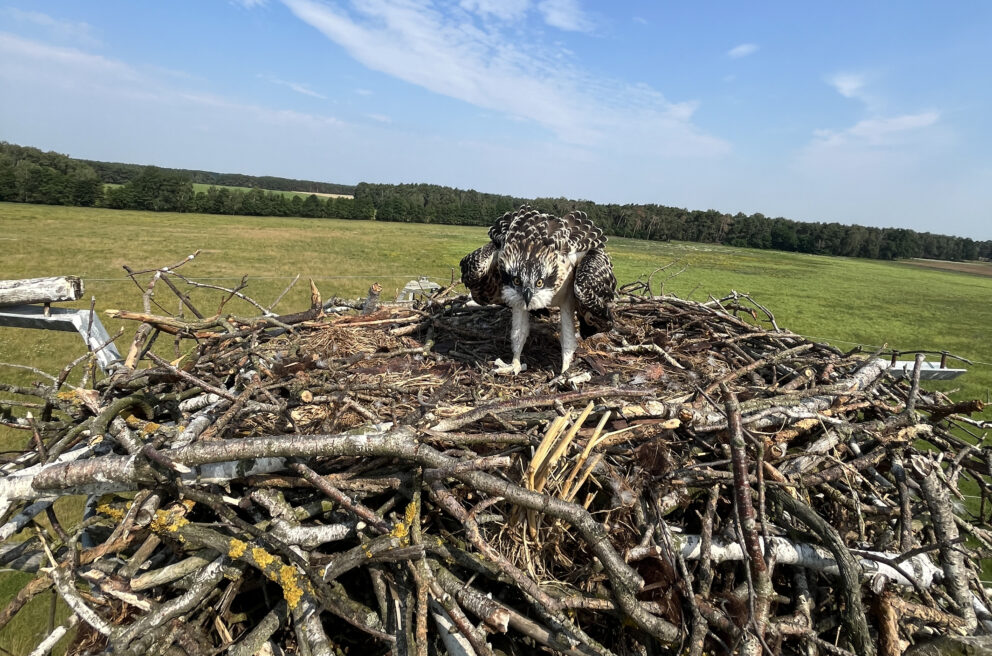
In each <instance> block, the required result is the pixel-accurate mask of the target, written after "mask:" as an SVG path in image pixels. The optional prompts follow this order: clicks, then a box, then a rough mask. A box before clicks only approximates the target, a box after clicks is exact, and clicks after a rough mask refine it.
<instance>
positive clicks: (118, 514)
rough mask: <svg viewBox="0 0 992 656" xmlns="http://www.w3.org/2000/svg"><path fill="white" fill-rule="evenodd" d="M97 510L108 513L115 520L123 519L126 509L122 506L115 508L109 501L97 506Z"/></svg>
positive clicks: (102, 513)
mask: <svg viewBox="0 0 992 656" xmlns="http://www.w3.org/2000/svg"><path fill="white" fill-rule="evenodd" d="M96 511H97V512H98V513H100V514H101V515H106V516H107V517H109V518H111V519H113V520H114V521H117V522H119V521H121V520H122V519H124V513H125V511H124V510H122V509H121V508H114V507H113V506H111V505H110V504H109V503H101V504H100V505H99V506H97V507H96Z"/></svg>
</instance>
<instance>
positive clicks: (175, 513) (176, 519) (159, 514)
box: [150, 501, 189, 533]
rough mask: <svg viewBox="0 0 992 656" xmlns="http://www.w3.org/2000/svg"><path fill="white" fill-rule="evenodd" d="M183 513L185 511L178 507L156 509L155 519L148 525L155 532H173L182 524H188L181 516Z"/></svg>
mask: <svg viewBox="0 0 992 656" xmlns="http://www.w3.org/2000/svg"><path fill="white" fill-rule="evenodd" d="M183 503H184V504H185V503H186V502H185V501H184V502H183ZM184 514H185V511H184V510H180V509H178V508H173V509H171V510H156V511H155V519H153V520H152V523H151V524H150V527H151V529H152V530H153V531H155V532H156V533H162V532H164V531H168V532H170V533H175V532H176V531H178V530H179V529H180V528H182V527H183V526H186V525H187V524H189V520H188V519H186V518H185V517H183V515H184Z"/></svg>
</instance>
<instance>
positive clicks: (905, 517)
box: [0, 268, 992, 656]
mask: <svg viewBox="0 0 992 656" xmlns="http://www.w3.org/2000/svg"><path fill="white" fill-rule="evenodd" d="M148 273H151V274H152V278H151V281H150V282H149V283H148V285H147V287H146V292H145V311H144V312H140V313H133V312H123V311H115V316H118V317H121V318H125V319H133V320H135V321H138V322H140V327H139V329H138V331H137V334H136V336H135V339H134V342H133V343H132V344H131V349H130V352H129V354H128V356H127V358H126V360H125V362H124V363H123V364H122V366H121V367H120V368H119V369H117V370H116V371H115V372H114V373H113V374H111V375H109V376H107V377H106V378H105V379H103V380H101V381H99V382H98V383H97V384H95V385H94V386H93V387H92V388H88V387H82V386H80V387H73V386H71V385H69V384H67V383H66V376H65V375H63V376H59V377H58V378H51V379H47V378H45V379H41V380H39V382H38V383H37V384H36V385H34V386H33V387H15V386H12V385H5V386H4V389H5V390H6V391H7V392H8V393H12V394H13V395H15V396H13V397H12V398H21V399H22V400H21V401H3V402H0V404H7V406H8V407H7V408H6V409H5V414H4V417H3V423H5V424H6V425H8V426H14V427H17V428H21V429H24V430H25V431H26V433H27V435H29V436H30V437H29V438H28V440H27V442H28V445H27V447H26V449H25V450H24V452H23V453H21V454H19V455H17V456H16V457H15V458H12V459H10V460H9V461H8V462H7V463H6V464H4V465H3V466H2V474H3V478H2V479H0V511H2V513H3V515H2V522H0V523H2V526H0V539H2V540H3V541H4V542H3V546H2V548H0V563H2V565H3V567H6V568H13V569H18V570H23V571H29V572H35V578H34V579H33V580H32V581H31V582H30V583H29V584H28V585H27V586H26V587H25V588H24V589H23V590H22V591H21V592H20V593H19V594H18V595H17V596H16V598H15V599H14V600H13V601H11V602H10V603H9V604H8V605H7V607H6V608H5V609H3V610H2V612H0V625H2V624H5V623H6V622H8V621H9V620H10V618H11V617H13V616H14V615H15V614H16V613H17V612H18V611H19V610H20V609H21V608H22V607H23V606H24V604H25V603H26V602H27V601H28V600H29V599H31V598H32V597H33V596H35V595H38V594H39V593H41V592H43V591H45V590H48V589H49V588H54V589H55V590H56V592H57V593H58V595H59V596H60V597H61V598H62V600H64V602H65V603H66V604H67V605H68V607H69V609H70V610H71V616H70V620H69V622H68V623H67V624H65V625H63V626H60V627H56V628H55V630H54V631H52V632H51V634H49V635H48V636H47V637H46V638H45V639H44V641H43V642H42V643H41V644H40V645H39V650H40V651H39V652H37V653H41V652H43V651H44V650H46V649H49V648H51V646H52V645H54V644H55V643H56V642H57V641H58V640H59V639H60V638H61V637H62V636H63V635H64V634H65V633H66V632H67V631H71V630H72V629H73V627H76V630H75V631H74V634H73V635H74V638H73V642H72V645H71V647H70V651H72V652H74V653H100V652H103V651H113V652H114V653H117V654H146V653H149V654H150V653H168V654H218V653H225V652H227V653H231V654H239V655H247V654H256V653H265V654H279V653H287V654H314V655H324V654H339V653H352V654H354V653H367V654H450V655H452V656H456V655H458V656H460V655H471V654H475V655H478V656H482V655H485V654H506V655H515V654H533V653H545V652H546V653H564V654H601V655H603V654H663V653H687V654H693V655H696V656H698V655H699V654H704V653H706V654H712V653H727V652H733V651H739V652H741V653H749V654H760V653H768V654H793V653H801V654H818V653H819V654H849V653H856V654H875V653H882V654H898V653H902V652H903V651H904V650H905V649H906V648H912V649H925V648H939V644H944V643H946V642H947V641H951V642H955V643H958V644H964V643H967V644H968V645H969V646H970V647H974V646H975V645H976V644H977V645H979V647H981V646H982V645H984V644H985V642H984V640H985V639H984V638H982V636H986V635H989V634H992V613H990V609H992V602H990V601H989V598H988V594H987V591H986V589H985V588H984V587H983V586H982V584H981V581H980V576H979V574H980V569H981V565H980V558H982V557H986V556H988V555H990V554H992V533H989V531H988V529H987V526H988V525H987V515H988V514H989V510H988V509H987V508H986V497H987V495H988V491H989V482H990V480H992V479H990V477H992V451H990V450H989V449H987V448H983V447H981V446H980V440H979V439H977V438H979V437H980V435H979V434H978V433H979V432H980V431H981V430H983V429H984V428H987V425H986V424H984V423H982V422H981V421H980V420H977V419H971V418H969V417H968V414H970V413H974V412H976V411H981V409H982V404H981V403H980V402H978V401H974V402H967V403H954V402H952V401H951V400H950V399H948V398H946V397H945V396H943V395H941V394H939V393H934V392H927V391H925V390H923V389H921V388H920V386H919V384H918V375H917V377H916V379H915V380H895V379H892V378H890V377H888V375H887V374H886V363H885V361H884V360H882V359H879V358H877V357H874V356H872V355H868V354H864V353H843V352H841V351H838V350H837V349H835V348H833V347H831V346H829V345H826V344H819V343H815V342H811V341H809V340H807V339H805V338H803V337H801V336H798V335H795V334H792V333H790V332H788V331H786V330H782V329H780V328H779V327H778V326H777V325H776V324H775V320H774V317H773V316H772V314H771V313H770V312H769V311H768V310H766V309H765V308H764V307H762V306H761V305H759V304H757V303H755V302H754V301H752V300H751V299H750V298H749V297H747V296H744V295H740V294H733V295H731V296H730V297H728V298H725V299H712V300H711V301H710V302H707V303H698V302H692V301H687V300H682V299H679V298H675V297H671V296H655V295H652V294H651V293H650V287H649V286H648V285H647V284H637V285H632V286H629V287H628V288H626V289H624V290H623V292H624V293H623V294H622V297H621V301H620V302H619V303H618V306H617V308H616V315H617V325H616V328H615V330H613V331H612V332H610V333H609V334H601V335H598V336H596V337H594V338H591V339H589V340H587V341H585V342H584V343H583V344H582V345H581V347H580V350H579V352H578V354H577V355H578V357H577V359H576V363H575V365H573V369H572V371H570V372H568V374H569V375H568V376H555V375H554V372H553V370H554V369H555V367H556V363H557V362H558V357H559V347H558V343H557V339H556V335H555V325H556V323H557V322H556V321H554V320H553V317H552V318H551V319H549V320H546V321H541V320H539V321H538V324H537V326H536V327H535V329H534V331H532V333H531V339H530V342H529V343H528V346H527V349H526V350H525V356H524V359H525V361H526V362H527V364H528V365H529V370H527V371H525V372H523V373H521V374H520V375H518V376H515V377H506V376H495V375H493V374H492V373H491V372H490V370H491V363H492V361H493V360H494V359H495V358H497V357H500V356H503V357H505V355H506V353H507V351H508V349H509V344H508V339H507V334H508V324H509V313H508V311H507V310H506V309H504V308H497V307H478V306H475V305H474V304H472V303H470V302H468V300H467V298H466V297H465V296H463V295H457V294H456V293H455V292H454V289H453V288H454V285H452V287H451V288H448V289H445V290H442V291H441V292H439V293H437V294H435V295H434V296H432V297H430V298H426V299H423V300H422V301H421V302H419V303H416V304H414V305H407V306H398V305H397V306H383V307H379V308H378V309H377V308H376V307H375V305H376V304H375V301H376V299H375V297H376V296H377V295H378V290H377V289H375V288H373V290H371V291H370V298H369V299H366V301H365V303H353V304H350V305H353V306H354V307H355V308H361V309H349V308H347V307H345V306H346V305H349V304H345V303H343V302H341V301H335V302H334V303H332V304H331V305H332V306H333V307H332V308H328V307H326V306H325V305H323V304H322V303H321V301H320V298H319V294H318V293H317V290H316V288H313V289H312V292H313V303H312V307H311V308H310V309H309V310H308V311H305V312H301V313H297V314H293V315H283V316H275V315H273V314H272V313H271V312H266V313H264V314H262V315H261V316H257V317H251V318H243V317H234V316H230V315H223V314H219V313H218V314H217V315H216V316H213V317H209V318H205V319H199V318H198V319H197V320H195V321H190V320H188V319H183V318H179V317H173V316H159V315H155V314H152V313H151V312H150V307H151V306H150V303H149V300H150V298H151V296H152V295H153V294H154V290H155V286H156V283H157V282H161V281H162V280H165V281H169V280H170V278H171V277H174V276H175V275H176V274H175V272H174V271H173V270H172V269H171V268H164V269H160V270H152V271H151V272H148ZM136 275H137V274H136ZM184 280H185V279H184ZM169 287H170V289H172V290H173V291H176V292H177V293H179V294H180V295H181V296H182V292H181V291H180V290H179V289H178V287H177V286H176V285H175V284H172V283H170V284H169ZM229 291H230V292H232V293H237V294H242V292H241V291H240V290H229ZM242 295H243V294H242ZM183 302H184V303H185V304H186V305H187V306H188V307H189V309H190V310H191V311H192V312H193V313H194V314H196V315H197V317H200V316H202V315H201V314H200V313H199V312H196V308H194V307H193V306H192V303H191V302H190V301H189V298H188V297H185V296H184V301H183ZM259 307H261V306H260V305H259ZM160 334H167V335H172V336H174V339H173V340H172V341H173V342H174V344H175V345H176V351H175V353H174V357H173V359H171V360H170V359H167V358H166V357H163V356H162V355H157V354H156V352H155V351H153V350H151V349H150V348H149V346H150V344H151V343H152V342H154V341H155V340H154V337H155V336H157V335H160ZM918 370H919V369H917V371H918ZM31 396H34V397H37V398H36V399H33V400H24V397H31ZM21 406H29V407H33V408H34V409H33V413H32V414H33V417H32V418H27V417H18V416H17V414H18V412H23V408H22V407H21ZM0 410H4V408H0ZM964 490H967V493H968V495H969V496H967V497H966V496H965V495H964V493H963V491H964ZM65 495H86V499H87V501H86V506H85V513H83V516H82V517H81V518H77V519H76V520H73V521H69V520H67V519H66V518H65V517H62V518H61V519H60V518H58V517H56V515H55V514H54V512H53V510H52V504H53V502H54V501H55V500H56V499H57V498H59V497H62V496H65ZM973 499H980V500H979V501H974V502H972V500H973ZM46 516H47V521H44V520H43V518H45V517H46ZM934 640H937V641H941V640H942V641H944V643H934V642H933V641H934ZM358 650H361V652H359V651H358ZM921 653H923V652H921Z"/></svg>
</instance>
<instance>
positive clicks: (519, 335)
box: [495, 307, 530, 375]
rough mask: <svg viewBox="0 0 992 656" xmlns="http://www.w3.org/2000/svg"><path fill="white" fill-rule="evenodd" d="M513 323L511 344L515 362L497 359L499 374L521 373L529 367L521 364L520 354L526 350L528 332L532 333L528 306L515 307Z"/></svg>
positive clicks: (497, 371)
mask: <svg viewBox="0 0 992 656" xmlns="http://www.w3.org/2000/svg"><path fill="white" fill-rule="evenodd" d="M512 317H513V323H512V325H511V327H510V346H511V347H512V348H513V362H512V363H511V364H505V363H504V362H503V361H502V360H497V361H496V370H495V371H496V373H498V374H514V375H516V374H519V373H520V372H521V371H523V370H525V369H526V368H527V365H521V364H520V354H521V353H523V350H524V342H526V341H527V334H528V333H530V313H529V312H528V311H527V309H526V308H523V307H513V313H512Z"/></svg>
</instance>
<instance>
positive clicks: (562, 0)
mask: <svg viewBox="0 0 992 656" xmlns="http://www.w3.org/2000/svg"><path fill="white" fill-rule="evenodd" d="M537 9H538V11H540V12H541V14H542V15H543V16H544V22H546V23H547V24H548V25H550V26H551V27H557V28H558V29H560V30H567V31H570V32H591V31H592V30H593V29H594V28H595V27H596V26H595V24H594V23H593V21H592V19H591V18H590V17H589V16H588V14H586V12H585V11H583V10H582V7H580V6H579V3H578V0H541V1H540V2H538V3H537Z"/></svg>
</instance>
